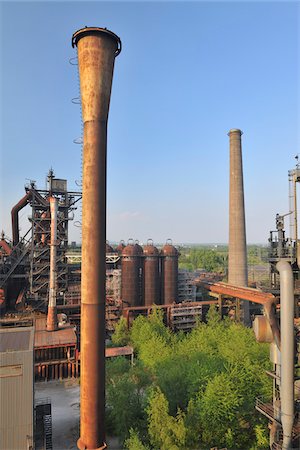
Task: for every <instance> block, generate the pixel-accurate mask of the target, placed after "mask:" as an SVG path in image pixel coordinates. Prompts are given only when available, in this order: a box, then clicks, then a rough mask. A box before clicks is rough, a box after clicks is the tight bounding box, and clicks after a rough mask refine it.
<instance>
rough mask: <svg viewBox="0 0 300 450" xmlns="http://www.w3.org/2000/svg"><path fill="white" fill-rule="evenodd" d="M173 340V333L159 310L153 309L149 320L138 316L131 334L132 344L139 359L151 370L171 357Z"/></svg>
mask: <svg viewBox="0 0 300 450" xmlns="http://www.w3.org/2000/svg"><path fill="white" fill-rule="evenodd" d="M172 339H173V336H172V333H171V331H170V330H169V328H167V327H165V325H164V323H163V312H162V310H160V309H158V308H153V310H152V313H151V314H150V316H149V318H148V319H147V318H146V317H143V316H138V317H137V318H136V319H135V321H134V322H133V325H132V328H131V332H130V342H131V344H132V345H133V347H134V349H136V350H137V352H138V355H139V359H140V360H141V361H142V362H143V363H144V364H145V365H146V366H147V367H151V368H154V366H155V365H156V364H157V363H158V362H160V361H163V360H164V359H166V358H167V357H169V356H170V343H171V341H172Z"/></svg>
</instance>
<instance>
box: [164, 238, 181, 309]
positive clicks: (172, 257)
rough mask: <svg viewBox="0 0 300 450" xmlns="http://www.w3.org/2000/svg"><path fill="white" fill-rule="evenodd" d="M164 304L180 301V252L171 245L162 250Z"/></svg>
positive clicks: (168, 244) (167, 244)
mask: <svg viewBox="0 0 300 450" xmlns="http://www.w3.org/2000/svg"><path fill="white" fill-rule="evenodd" d="M161 280H162V281H161V284H162V303H164V304H169V303H172V302H177V300H178V251H177V250H176V248H175V247H174V246H173V245H172V244H171V243H168V242H167V243H166V245H164V246H163V248H162V250H161Z"/></svg>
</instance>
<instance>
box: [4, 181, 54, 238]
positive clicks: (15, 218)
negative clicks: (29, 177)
mask: <svg viewBox="0 0 300 450" xmlns="http://www.w3.org/2000/svg"><path fill="white" fill-rule="evenodd" d="M33 186H34V185H33V184H32V185H31V188H30V189H29V190H28V191H27V193H26V194H25V195H24V197H22V198H21V200H19V201H18V203H17V204H16V205H15V206H14V207H13V208H12V210H11V225H12V237H13V245H17V244H18V243H19V240H20V235H19V215H18V214H19V211H20V210H21V209H22V208H24V206H26V205H27V203H29V201H30V200H31V199H32V198H33V195H34V196H35V197H36V198H37V199H38V201H39V203H41V204H42V205H44V206H47V201H46V200H45V199H44V197H42V196H41V194H40V193H39V192H37V191H36V190H35V189H34V187H33Z"/></svg>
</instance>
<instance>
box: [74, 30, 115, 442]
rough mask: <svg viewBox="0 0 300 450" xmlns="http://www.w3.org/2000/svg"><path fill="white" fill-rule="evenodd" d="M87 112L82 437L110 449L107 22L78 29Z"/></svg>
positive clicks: (110, 43)
mask: <svg viewBox="0 0 300 450" xmlns="http://www.w3.org/2000/svg"><path fill="white" fill-rule="evenodd" d="M75 45H76V46H77V51H78V65H79V77H80V91H81V104H82V117H83V124H84V130H83V133H84V135H83V185H82V265H81V270H82V278H81V355H80V357H81V364H80V372H81V374H80V379H81V382H80V438H79V440H78V442H77V445H78V448H79V449H81V450H83V449H86V450H88V449H94V450H95V449H98V450H99V449H104V448H106V444H105V430H104V413H105V300H106V299H105V276H106V271H105V262H106V260H105V253H106V252H105V250H106V147H107V120H108V111H109V103H110V94H111V85H112V78H113V70H114V62H115V57H116V56H117V55H118V54H119V53H120V51H121V41H120V38H119V37H118V36H116V35H115V34H114V33H112V32H111V31H109V30H107V29H105V28H97V27H89V28H83V29H81V30H78V31H76V32H75V33H74V34H73V36H72V46H73V47H74V46H75Z"/></svg>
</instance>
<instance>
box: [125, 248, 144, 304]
mask: <svg viewBox="0 0 300 450" xmlns="http://www.w3.org/2000/svg"><path fill="white" fill-rule="evenodd" d="M141 259H142V258H141V250H140V246H137V245H134V244H133V243H129V244H128V245H126V247H125V248H124V249H123V251H122V259H121V264H122V279H121V298H122V300H123V302H124V303H125V304H127V305H130V306H138V305H140V304H141V303H142V300H141V276H140V275H141V273H140V272H141V268H142V260H141Z"/></svg>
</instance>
